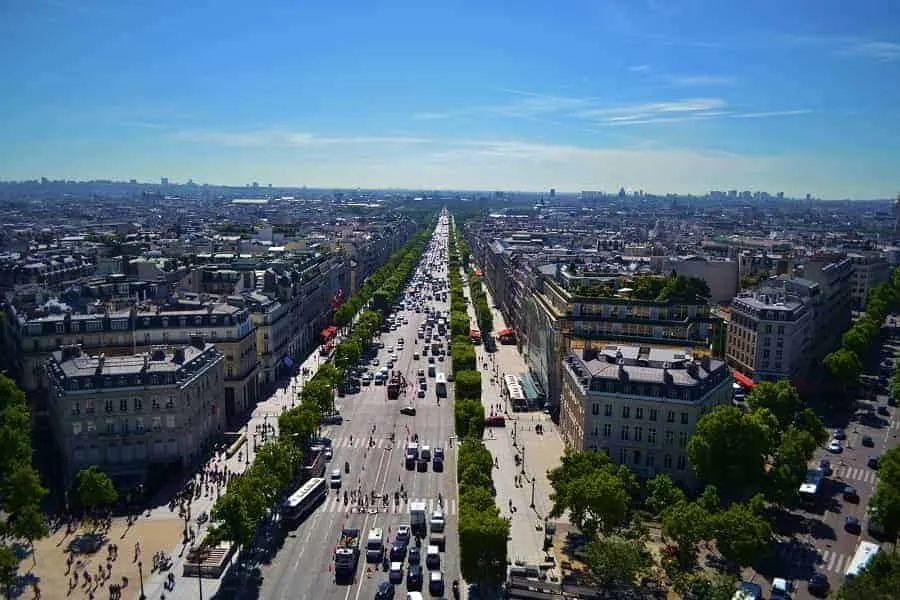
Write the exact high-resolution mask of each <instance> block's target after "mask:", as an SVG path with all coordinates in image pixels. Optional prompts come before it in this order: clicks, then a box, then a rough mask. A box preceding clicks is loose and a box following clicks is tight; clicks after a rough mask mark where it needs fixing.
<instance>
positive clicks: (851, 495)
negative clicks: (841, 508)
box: [842, 484, 859, 502]
mask: <svg viewBox="0 0 900 600" xmlns="http://www.w3.org/2000/svg"><path fill="white" fill-rule="evenodd" d="M842 495H843V497H844V500H846V501H847V502H859V493H858V492H857V491H856V488H855V487H853V486H852V485H849V484H848V485H845V486H844V490H843V492H842Z"/></svg>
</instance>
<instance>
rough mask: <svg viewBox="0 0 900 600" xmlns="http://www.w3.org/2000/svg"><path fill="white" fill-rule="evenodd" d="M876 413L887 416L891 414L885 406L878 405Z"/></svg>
mask: <svg viewBox="0 0 900 600" xmlns="http://www.w3.org/2000/svg"><path fill="white" fill-rule="evenodd" d="M878 414H879V415H881V416H882V417H889V416H891V411H889V410H888V407H887V406H879V407H878Z"/></svg>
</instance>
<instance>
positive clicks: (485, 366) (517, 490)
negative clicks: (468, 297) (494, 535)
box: [466, 281, 565, 563]
mask: <svg viewBox="0 0 900 600" xmlns="http://www.w3.org/2000/svg"><path fill="white" fill-rule="evenodd" d="M467 283H468V282H467V281H466V284H467ZM485 293H486V294H487V299H488V304H489V305H493V304H492V303H493V298H491V295H490V291H489V290H488V289H487V287H485ZM492 310H493V313H494V330H497V331H499V330H501V329H505V328H506V327H507V324H506V321H505V320H504V318H503V315H502V314H501V313H500V311H498V310H495V309H492ZM468 313H469V317H470V318H471V319H472V322H473V323H474V322H475V309H474V307H473V306H472V305H471V303H470V304H469V306H468ZM475 356H476V361H477V366H478V369H479V371H481V374H482V392H481V401H482V404H483V405H484V409H485V414H486V415H490V414H491V410H492V406H493V410H494V412H501V413H503V414H504V416H505V417H506V427H504V428H492V429H488V430H485V444H486V445H487V447H488V448H489V449H490V451H491V453H492V454H493V455H494V457H495V458H496V459H497V460H498V463H499V468H498V469H497V473H495V475H494V484H495V487H496V488H497V496H496V502H497V506H498V507H499V508H500V512H501V514H502V515H504V516H507V517H511V527H510V540H509V559H510V560H511V561H513V562H515V561H523V562H528V563H541V562H543V561H544V554H545V553H544V552H543V541H544V532H543V525H544V520H545V519H546V518H547V514H548V513H549V512H550V509H551V508H552V502H551V501H550V493H551V492H552V488H551V487H550V482H549V480H548V479H547V471H549V470H552V469H554V468H556V467H558V466H559V464H560V458H561V456H562V454H563V452H564V449H565V446H564V444H563V442H562V439H561V438H560V436H559V432H558V431H557V429H556V425H554V423H553V421H552V420H551V419H550V417H549V416H548V415H545V414H543V413H538V412H519V413H513V412H507V410H508V407H507V406H506V402H504V400H503V398H502V393H501V386H500V380H501V378H502V376H503V375H504V374H518V373H522V372H525V371H527V370H528V368H527V366H526V364H525V360H524V359H523V358H522V356H521V355H520V354H519V352H518V349H517V348H516V346H513V345H502V344H498V345H497V351H496V352H494V353H488V352H486V351H485V350H484V346H482V345H479V346H475ZM492 377H493V378H494V380H493V381H492V380H491V378H492ZM538 423H540V424H541V425H543V431H544V433H543V435H538V434H537V433H535V428H534V426H535V425H536V424H538ZM516 454H518V455H519V456H520V457H522V458H523V461H522V465H520V466H518V467H517V466H516V464H515V456H516ZM523 471H524V475H523ZM516 476H519V477H518V478H519V480H520V483H521V485H517V484H516V479H517V477H516ZM532 480H534V484H533V486H532ZM532 487H533V489H534V493H533V494H532ZM532 497H533V498H534V507H533V508H532V507H531V504H532ZM510 508H512V510H510Z"/></svg>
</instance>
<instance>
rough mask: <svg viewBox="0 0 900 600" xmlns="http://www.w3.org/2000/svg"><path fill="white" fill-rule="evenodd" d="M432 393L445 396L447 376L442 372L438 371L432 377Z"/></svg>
mask: <svg viewBox="0 0 900 600" xmlns="http://www.w3.org/2000/svg"><path fill="white" fill-rule="evenodd" d="M434 393H435V394H437V397H438V398H446V397H447V376H446V375H444V374H443V373H438V374H437V376H435V378H434Z"/></svg>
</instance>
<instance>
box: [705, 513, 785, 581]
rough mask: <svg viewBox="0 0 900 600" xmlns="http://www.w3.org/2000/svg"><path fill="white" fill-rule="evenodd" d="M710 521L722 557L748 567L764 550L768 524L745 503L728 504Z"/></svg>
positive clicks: (767, 538)
mask: <svg viewBox="0 0 900 600" xmlns="http://www.w3.org/2000/svg"><path fill="white" fill-rule="evenodd" d="M711 521H712V533H713V537H715V539H716V547H717V548H718V549H719V552H721V553H722V556H724V557H725V558H726V559H728V560H733V561H734V562H736V563H738V564H739V565H741V566H742V567H748V566H750V565H753V564H754V563H755V562H756V561H757V560H758V559H759V558H760V557H762V556H765V555H766V554H767V553H768V550H769V544H770V543H771V541H772V526H771V524H770V523H769V521H768V520H767V519H766V518H765V517H763V516H762V515H761V514H758V513H756V512H754V511H753V510H752V509H751V508H750V506H749V505H747V504H740V503H733V504H730V505H729V506H728V508H726V509H725V510H723V511H722V512H720V513H717V514H715V515H713V517H712V520H711Z"/></svg>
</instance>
